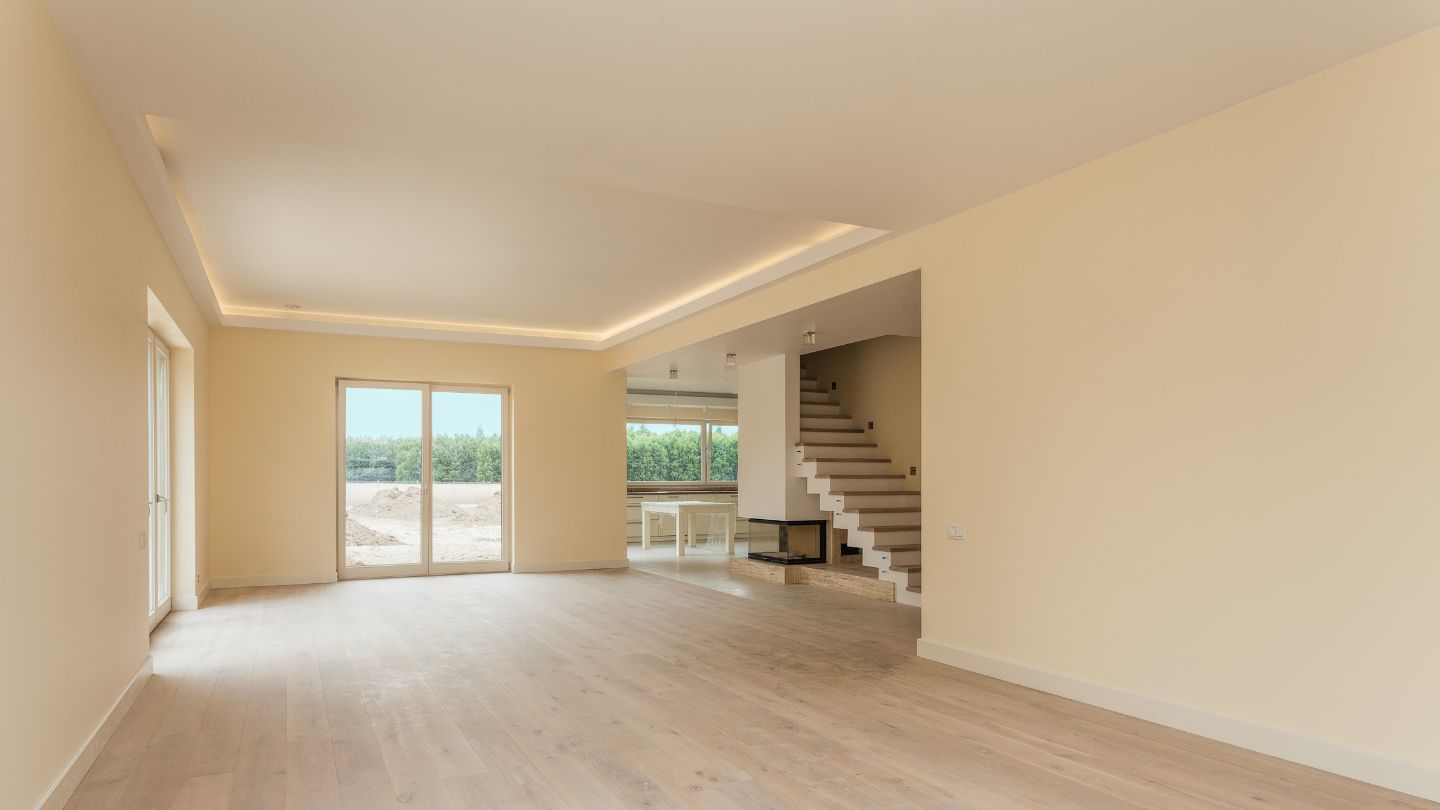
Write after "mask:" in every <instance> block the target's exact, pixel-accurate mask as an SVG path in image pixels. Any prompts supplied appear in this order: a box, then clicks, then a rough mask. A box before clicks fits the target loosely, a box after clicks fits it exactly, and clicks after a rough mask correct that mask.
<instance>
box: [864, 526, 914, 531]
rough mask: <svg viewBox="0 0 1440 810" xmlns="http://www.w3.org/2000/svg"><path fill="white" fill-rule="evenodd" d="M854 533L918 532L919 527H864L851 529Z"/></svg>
mask: <svg viewBox="0 0 1440 810" xmlns="http://www.w3.org/2000/svg"><path fill="white" fill-rule="evenodd" d="M851 531H854V532H918V531H920V527H919V526H866V527H865V528H863V529H851Z"/></svg>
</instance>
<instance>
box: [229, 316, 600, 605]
mask: <svg viewBox="0 0 1440 810" xmlns="http://www.w3.org/2000/svg"><path fill="white" fill-rule="evenodd" d="M211 358H212V363H213V368H214V373H213V374H212V376H211V387H210V394H211V402H212V403H213V406H212V411H211V422H210V424H211V442H210V463H211V468H210V469H211V477H210V492H211V500H210V507H211V509H210V520H211V528H210V536H211V573H212V575H213V576H214V577H215V578H216V579H217V582H219V583H220V584H226V583H225V582H224V580H226V579H229V578H237V577H263V576H276V575H285V576H300V577H308V576H312V575H317V574H325V573H330V574H332V575H333V573H334V572H335V562H336V560H335V546H336V542H335V486H336V480H335V475H336V474H335V461H336V455H335V454H336V438H335V429H336V427H335V380H336V378H338V377H346V378H355V379H376V380H412V381H421V382H448V383H469V384H487V385H504V386H510V387H511V388H512V402H511V410H512V414H513V425H514V435H513V441H514V453H515V455H514V458H513V459H512V467H511V471H512V474H513V476H514V486H513V497H514V502H513V509H512V514H513V515H514V537H515V554H514V559H515V562H516V563H517V564H521V565H559V564H564V563H584V562H602V561H623V560H624V559H625V499H624V495H625V377H624V375H623V374H621V373H618V372H612V371H609V370H608V369H606V368H605V367H604V366H603V363H602V362H601V357H600V355H599V353H597V352H582V351H565V350H557V349H527V348H515V347H508V346H487V345H482V344H472V343H444V342H438V341H423V340H401V339H391V338H371V337H351V336H341V335H321V334H310V333H300V332H272V331H262V330H240V329H221V330H217V331H215V332H213V333H212V335H211Z"/></svg>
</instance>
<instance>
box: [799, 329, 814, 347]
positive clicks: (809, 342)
mask: <svg viewBox="0 0 1440 810" xmlns="http://www.w3.org/2000/svg"><path fill="white" fill-rule="evenodd" d="M800 339H801V340H803V341H805V345H806V346H814V345H815V330H814V329H808V330H806V331H804V332H801V333H800Z"/></svg>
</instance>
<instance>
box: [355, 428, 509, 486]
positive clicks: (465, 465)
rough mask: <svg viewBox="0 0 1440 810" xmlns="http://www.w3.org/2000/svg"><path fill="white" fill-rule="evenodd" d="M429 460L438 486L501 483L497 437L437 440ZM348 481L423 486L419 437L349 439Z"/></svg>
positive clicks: (498, 440) (360, 437) (453, 436)
mask: <svg viewBox="0 0 1440 810" xmlns="http://www.w3.org/2000/svg"><path fill="white" fill-rule="evenodd" d="M430 456H431V458H430V462H431V466H432V469H433V472H434V480H435V483H437V484H444V483H457V484H468V483H478V484H498V483H500V471H501V446H500V436H499V435H497V434H491V435H489V436H484V435H479V436H467V435H464V434H459V435H449V434H444V435H440V436H436V437H435V441H434V442H433V443H432V445H431V447H430ZM345 480H346V481H355V482H360V481H383V482H395V483H401V484H418V483H420V439H419V437H406V438H399V439H396V438H391V437H389V436H347V437H346V438H345Z"/></svg>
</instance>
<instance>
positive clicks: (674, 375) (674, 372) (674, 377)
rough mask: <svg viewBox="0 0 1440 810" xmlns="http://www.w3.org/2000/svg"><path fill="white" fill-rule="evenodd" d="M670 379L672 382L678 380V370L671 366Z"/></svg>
mask: <svg viewBox="0 0 1440 810" xmlns="http://www.w3.org/2000/svg"><path fill="white" fill-rule="evenodd" d="M670 379H672V380H678V379H680V369H678V368H675V367H673V366H672V367H671V368H670Z"/></svg>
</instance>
